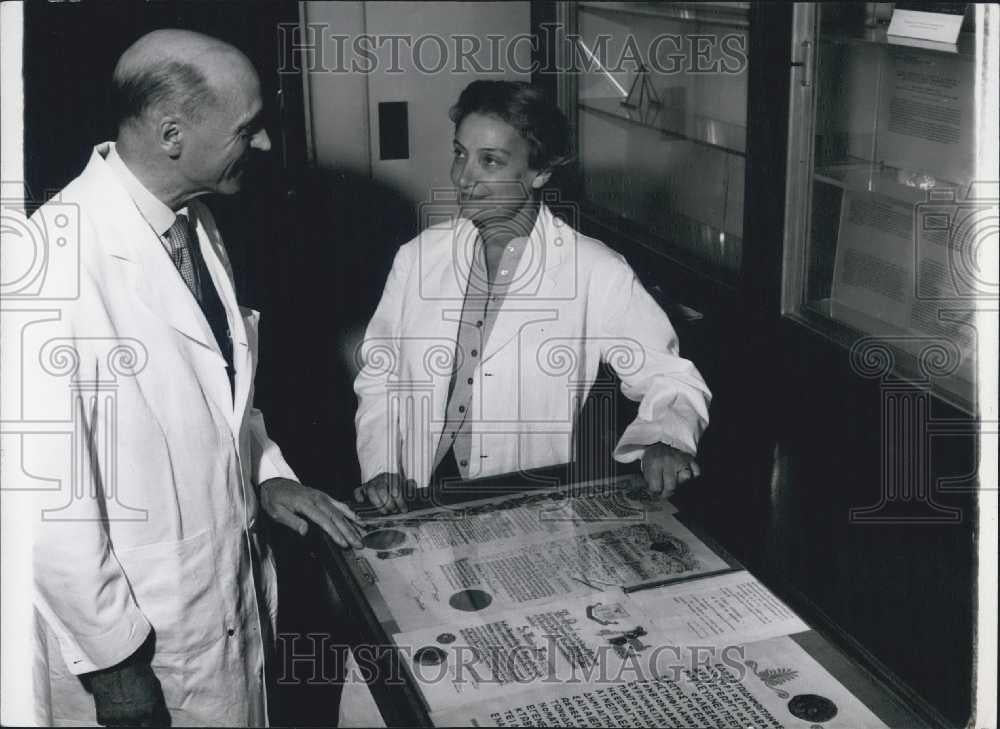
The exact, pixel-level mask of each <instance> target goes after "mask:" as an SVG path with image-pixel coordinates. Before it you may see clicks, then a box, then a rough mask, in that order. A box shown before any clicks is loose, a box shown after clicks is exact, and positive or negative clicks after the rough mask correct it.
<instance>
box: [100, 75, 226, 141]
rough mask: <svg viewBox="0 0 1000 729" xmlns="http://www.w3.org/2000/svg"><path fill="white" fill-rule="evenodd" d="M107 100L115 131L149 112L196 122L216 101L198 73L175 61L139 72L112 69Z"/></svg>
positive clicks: (212, 92)
mask: <svg viewBox="0 0 1000 729" xmlns="http://www.w3.org/2000/svg"><path fill="white" fill-rule="evenodd" d="M111 98H112V103H113V105H114V111H115V118H116V121H117V123H118V126H119V127H121V126H122V125H123V124H125V123H127V122H129V121H132V120H138V119H140V118H142V116H143V115H144V114H145V113H146V112H147V111H149V110H150V109H153V108H162V109H164V110H169V111H171V112H174V113H180V114H182V115H183V116H184V117H185V118H187V119H191V120H193V121H199V120H200V119H201V118H202V112H203V111H204V109H205V108H206V107H207V106H211V105H212V104H215V103H216V101H217V99H216V94H215V92H214V91H213V90H212V88H211V86H209V84H208V81H207V79H206V78H205V74H204V73H202V71H201V69H199V68H198V67H197V66H195V65H193V64H191V63H185V62H183V61H176V60H172V61H165V62H161V63H155V64H144V65H143V66H142V67H139V68H120V67H119V68H116V69H115V74H114V76H113V77H112V80H111Z"/></svg>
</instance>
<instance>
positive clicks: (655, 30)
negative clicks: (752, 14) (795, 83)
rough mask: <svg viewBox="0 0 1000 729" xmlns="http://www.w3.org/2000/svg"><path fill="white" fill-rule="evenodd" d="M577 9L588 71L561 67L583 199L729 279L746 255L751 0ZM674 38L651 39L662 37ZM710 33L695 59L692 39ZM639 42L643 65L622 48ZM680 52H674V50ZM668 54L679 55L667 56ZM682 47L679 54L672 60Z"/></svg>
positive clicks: (628, 235) (633, 231) (621, 232)
mask: <svg viewBox="0 0 1000 729" xmlns="http://www.w3.org/2000/svg"><path fill="white" fill-rule="evenodd" d="M571 7H572V8H573V12H574V13H575V16H574V24H575V32H576V34H577V40H576V41H575V43H576V45H575V47H574V48H573V53H575V54H576V58H577V60H578V61H579V60H583V61H585V65H584V68H583V70H582V71H581V72H580V73H576V74H573V75H572V77H567V78H561V79H560V84H563V85H564V86H565V85H566V84H569V85H570V87H571V91H570V92H569V93H566V94H565V95H563V97H562V98H564V100H566V101H565V102H564V103H565V104H566V105H567V106H566V108H565V109H564V110H565V111H567V113H568V114H569V115H570V116H571V117H572V118H574V119H575V120H576V140H575V141H576V145H575V148H576V150H577V156H576V163H577V168H578V172H579V179H580V182H581V193H582V194H581V198H580V200H579V202H580V204H581V208H583V209H584V210H586V211H587V213H588V215H589V216H590V217H591V218H592V219H594V220H599V221H600V223H601V225H602V227H604V228H605V229H608V230H610V231H612V232H611V235H612V236H613V237H615V238H617V239H621V240H624V241H628V242H635V241H641V243H640V245H642V246H643V247H644V248H645V249H648V250H652V251H654V252H656V253H658V254H660V255H661V256H662V257H663V259H664V260H665V262H672V263H676V264H678V265H679V266H681V267H682V268H684V269H686V270H692V271H696V272H697V273H699V274H700V276H701V277H702V278H705V279H708V280H710V281H712V282H714V283H716V284H719V285H724V286H730V287H731V286H735V285H736V283H737V282H738V280H739V275H740V270H741V266H742V247H743V212H744V211H743V200H744V177H745V171H746V154H747V149H746V148H747V130H746V113H747V73H746V63H745V61H746V57H745V55H741V54H743V53H744V52H745V51H746V50H747V49H748V48H749V44H748V33H749V30H748V21H749V4H748V3H663V2H657V3H591V2H580V3H575V4H573V5H572V6H571ZM667 36H669V37H673V38H676V39H678V42H679V43H680V46H678V47H674V46H673V45H671V44H670V43H663V42H660V43H657V39H658V38H659V39H662V38H663V37H667ZM696 37H703V38H706V39H712V38H714V39H715V41H714V42H713V43H711V44H710V46H711V47H710V48H709V49H708V55H707V56H705V57H703V58H702V59H701V60H700V61H699V63H703V64H704V63H707V64H709V65H711V66H712V67H713V68H715V69H716V70H715V71H713V72H710V73H705V72H702V71H700V70H699V69H698V68H695V67H694V66H693V64H694V62H695V55H696V54H695V53H694V51H693V46H692V47H688V45H685V44H689V43H690V42H692V41H691V39H692V38H696ZM630 46H631V48H633V49H635V48H637V49H640V54H639V55H640V57H641V58H642V59H643V61H644V62H645V64H644V65H643V66H642V67H640V66H639V65H638V64H637V63H636V62H635V61H634V60H631V61H629V60H626V61H624V62H622V59H623V58H624V59H628V58H630V57H631V58H633V59H634V58H635V56H633V55H631V51H630V50H629V47H630ZM678 54H680V55H678ZM671 55H673V56H674V57H673V58H671ZM678 58H682V60H680V61H678Z"/></svg>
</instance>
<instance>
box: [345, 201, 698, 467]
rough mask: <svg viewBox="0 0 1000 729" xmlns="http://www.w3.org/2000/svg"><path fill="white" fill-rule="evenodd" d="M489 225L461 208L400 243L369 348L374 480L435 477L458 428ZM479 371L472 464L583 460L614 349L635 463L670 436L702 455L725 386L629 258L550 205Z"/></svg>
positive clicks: (366, 460) (620, 451) (365, 393)
mask: <svg viewBox="0 0 1000 729" xmlns="http://www.w3.org/2000/svg"><path fill="white" fill-rule="evenodd" d="M475 245H476V229H475V226H473V225H472V223H470V222H469V221H467V220H464V219H461V218H459V219H457V220H456V221H453V222H452V221H449V222H445V223H442V224H440V225H436V226H432V227H430V228H428V229H427V230H425V231H424V232H423V233H421V234H420V235H419V236H417V237H416V238H415V239H414V240H412V241H410V242H409V243H407V244H405V245H403V246H402V247H400V249H399V252H398V253H397V254H396V258H395V261H394V262H393V266H392V271H391V272H390V274H389V278H388V280H387V282H386V285H385V290H384V292H383V294H382V300H381V301H380V302H379V305H378V308H377V309H376V311H375V314H374V316H373V317H372V320H371V322H370V323H369V325H368V329H367V331H366V333H365V340H364V343H363V344H362V346H361V349H360V352H359V360H360V361H359V364H362V365H363V367H362V369H361V371H360V374H359V375H358V377H357V379H356V380H355V385H354V387H355V392H356V393H357V395H358V401H359V403H358V410H357V415H356V418H355V422H356V426H357V432H358V457H359V459H360V462H361V477H362V481H367V480H369V479H371V478H372V477H374V476H377V475H378V474H379V473H382V472H383V471H385V472H390V473H403V474H405V476H406V477H407V478H412V479H414V480H416V482H417V484H418V485H420V486H424V485H426V484H427V483H428V481H429V479H430V475H431V471H432V468H433V463H432V461H433V454H434V452H435V450H436V448H437V444H438V439H439V438H440V437H441V431H442V429H443V427H444V421H445V418H444V414H445V408H446V406H447V398H448V385H449V381H450V378H451V372H452V358H453V356H454V353H455V342H456V340H457V332H458V326H459V324H458V322H459V319H460V317H461V313H462V302H463V296H464V292H465V286H466V282H467V281H468V279H469V270H470V265H471V262H472V261H473V254H474V246H475ZM459 356H461V357H469V356H473V357H475V358H476V359H478V361H479V365H478V367H477V368H476V371H475V374H474V376H473V378H472V379H473V385H472V387H473V398H472V406H471V412H470V413H469V417H470V419H471V432H472V436H473V437H472V452H471V457H470V459H469V469H470V477H471V478H476V477H482V476H489V475H493V474H498V473H506V472H511V471H517V470H519V469H527V468H537V467H541V466H546V465H553V464H557V463H565V462H568V461H570V460H572V457H573V454H572V452H571V450H572V443H573V438H572V430H573V425H574V422H575V418H576V415H577V413H578V410H579V408H580V407H581V406H582V404H583V402H584V400H585V399H586V396H587V393H588V392H589V389H590V387H591V385H592V384H593V382H594V379H595V377H596V376H597V373H598V368H599V366H600V362H601V360H602V359H603V360H605V361H607V362H608V363H609V364H611V366H612V367H613V368H614V369H615V371H616V372H617V374H618V376H619V377H620V379H621V381H622V391H623V392H624V394H625V395H626V396H627V397H629V398H630V399H632V400H634V401H638V402H639V403H640V404H639V412H638V416H637V417H636V418H635V420H634V421H633V422H632V423H631V424H630V425H629V426H628V428H627V429H626V430H625V432H624V434H623V435H622V437H621V439H620V440H619V442H618V445H617V446H616V448H615V451H614V457H615V458H616V459H617V460H619V461H621V462H629V461H634V460H635V459H637V458H639V457H641V455H642V453H643V451H644V449H645V447H646V446H647V445H650V444H653V443H658V442H663V443H666V444H667V445H671V446H673V447H675V448H677V449H679V450H682V451H685V452H687V453H691V454H694V453H695V452H696V450H697V443H698V439H699V437H700V436H701V433H702V432H703V431H704V429H705V427H706V425H707V424H708V404H709V400H710V397H711V394H710V392H709V390H708V387H707V386H706V385H705V382H704V380H702V378H701V375H700V374H699V373H698V371H697V369H696V368H695V367H694V365H693V364H691V362H689V361H688V360H685V359H682V358H681V357H679V356H678V343H677V337H676V335H675V333H674V330H673V327H672V326H671V325H670V321H669V320H668V319H667V316H666V314H664V313H663V310H662V309H661V308H660V307H659V306H658V305H657V304H656V302H655V301H654V300H653V299H652V297H650V295H649V293H648V292H647V291H646V290H645V289H644V288H643V287H642V285H641V284H640V283H639V281H638V280H637V279H636V277H635V274H634V272H633V271H632V269H631V268H630V267H629V266H628V264H627V263H626V262H625V260H624V258H622V256H620V255H619V254H617V253H615V252H614V251H612V250H611V249H609V248H608V247H607V246H605V245H604V244H602V243H601V242H600V241H597V240H594V239H592V238H588V237H586V236H584V235H581V234H579V233H577V232H576V231H575V230H574V229H573V228H572V227H571V226H569V225H567V224H566V223H564V222H563V221H561V220H559V219H558V218H556V217H555V216H553V215H552V213H551V211H550V210H549V209H548V208H547V207H545V206H544V205H542V206H541V209H540V211H539V215H538V219H537V221H536V223H535V226H534V229H533V230H532V233H531V236H530V240H529V242H528V246H527V248H526V249H525V252H524V254H523V255H522V257H521V259H520V261H519V264H518V269H517V272H516V273H515V275H514V279H513V283H512V284H511V287H510V289H509V290H508V293H507V294H506V297H505V299H504V300H503V303H502V308H501V310H500V312H499V314H498V317H497V320H496V323H495V325H494V328H493V331H492V333H491V334H490V336H489V339H488V340H487V342H486V344H485V346H484V347H483V351H482V352H478V351H475V352H471V351H470V352H462V353H459Z"/></svg>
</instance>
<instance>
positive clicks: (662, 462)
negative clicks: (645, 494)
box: [642, 443, 701, 499]
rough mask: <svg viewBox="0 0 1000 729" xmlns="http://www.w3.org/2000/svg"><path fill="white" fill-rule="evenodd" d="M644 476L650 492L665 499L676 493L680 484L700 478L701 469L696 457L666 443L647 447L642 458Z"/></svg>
mask: <svg viewBox="0 0 1000 729" xmlns="http://www.w3.org/2000/svg"><path fill="white" fill-rule="evenodd" d="M642 475H643V476H645V478H646V484H647V485H648V486H649V492H650V493H651V494H653V495H654V496H660V497H662V498H664V499H665V498H667V497H669V496H670V495H671V494H673V493H674V489H675V488H677V486H678V485H679V484H682V483H684V482H685V481H688V480H690V479H692V478H697V477H698V476H700V475H701V468H699V467H698V463H697V462H696V461H695V460H694V456H690V455H688V454H687V453H684V452H683V451H679V450H677V449H675V448H671V447H670V446H668V445H666V444H665V443H655V444H653V445H651V446H649V447H647V448H646V452H645V453H644V454H643V456H642Z"/></svg>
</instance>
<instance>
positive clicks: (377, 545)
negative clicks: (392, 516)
mask: <svg viewBox="0 0 1000 729" xmlns="http://www.w3.org/2000/svg"><path fill="white" fill-rule="evenodd" d="M405 541H406V533H405V532H401V531H399V530H398V529H379V530H378V531H375V532H369V533H368V534H365V535H364V536H363V537H361V542H362V544H364V545H365V546H366V547H368V549H379V550H386V549H392V548H393V547H398V546H399V545H400V544H402V543H403V542H405Z"/></svg>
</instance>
